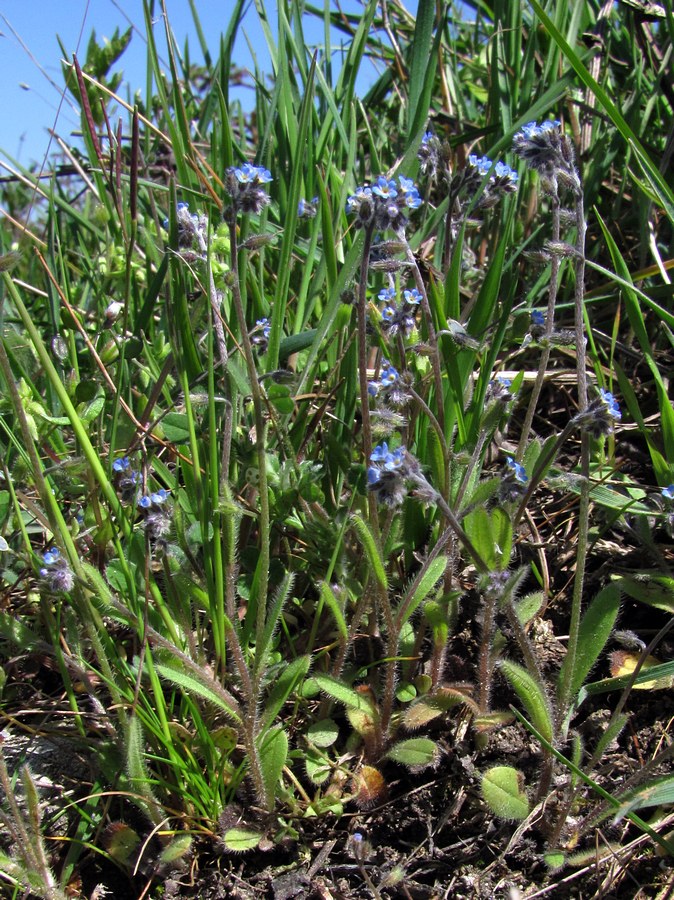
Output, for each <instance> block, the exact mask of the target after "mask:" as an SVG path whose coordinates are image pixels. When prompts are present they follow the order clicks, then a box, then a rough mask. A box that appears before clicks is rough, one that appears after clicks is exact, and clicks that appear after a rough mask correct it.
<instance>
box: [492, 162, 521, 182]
mask: <svg viewBox="0 0 674 900" xmlns="http://www.w3.org/2000/svg"><path fill="white" fill-rule="evenodd" d="M494 172H495V174H496V177H497V178H507V179H509V180H510V181H512V182H513V184H517V182H518V180H519V177H520V176H519V175H518V173H517V172H516V171H515V170H514V169H511V168H510V166H507V165H506V164H505V163H502V162H497V163H496V165H495V166H494Z"/></svg>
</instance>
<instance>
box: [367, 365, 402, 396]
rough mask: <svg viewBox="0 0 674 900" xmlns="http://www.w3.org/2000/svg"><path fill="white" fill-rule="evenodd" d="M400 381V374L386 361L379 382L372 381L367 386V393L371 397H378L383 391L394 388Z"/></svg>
mask: <svg viewBox="0 0 674 900" xmlns="http://www.w3.org/2000/svg"><path fill="white" fill-rule="evenodd" d="M399 379H400V374H399V373H398V371H397V369H395V368H394V367H393V366H392V365H391V363H390V362H388V361H387V360H384V365H383V366H382V370H381V374H380V376H379V381H371V382H370V383H369V384H368V386H367V392H368V394H369V395H370V396H371V397H376V396H377V394H379V393H381V392H382V391H386V390H387V389H388V388H391V387H393V386H394V385H395V384H396V382H398V381H399Z"/></svg>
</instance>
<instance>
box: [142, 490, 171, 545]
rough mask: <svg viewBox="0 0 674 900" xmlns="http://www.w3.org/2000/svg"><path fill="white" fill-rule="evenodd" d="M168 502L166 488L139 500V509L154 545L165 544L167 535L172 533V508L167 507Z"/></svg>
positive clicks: (146, 530) (145, 495) (146, 531)
mask: <svg viewBox="0 0 674 900" xmlns="http://www.w3.org/2000/svg"><path fill="white" fill-rule="evenodd" d="M167 501H168V491H167V490H166V489H165V488H160V489H159V490H158V491H154V492H153V493H151V494H144V495H143V496H142V497H141V498H140V499H139V500H138V507H139V509H140V510H141V512H142V514H143V521H144V523H145V533H146V534H147V536H148V538H149V539H150V541H151V542H152V543H153V544H154V543H160V544H161V543H164V542H165V538H166V535H167V534H169V532H170V531H171V515H170V507H168V506H167Z"/></svg>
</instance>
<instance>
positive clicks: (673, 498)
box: [660, 484, 674, 537]
mask: <svg viewBox="0 0 674 900" xmlns="http://www.w3.org/2000/svg"><path fill="white" fill-rule="evenodd" d="M660 496H661V497H662V499H663V501H664V503H663V505H664V511H665V514H666V519H665V527H666V528H667V532H668V533H669V535H670V537H672V536H674V484H670V485H668V486H667V487H666V488H663V489H662V491H661V492H660Z"/></svg>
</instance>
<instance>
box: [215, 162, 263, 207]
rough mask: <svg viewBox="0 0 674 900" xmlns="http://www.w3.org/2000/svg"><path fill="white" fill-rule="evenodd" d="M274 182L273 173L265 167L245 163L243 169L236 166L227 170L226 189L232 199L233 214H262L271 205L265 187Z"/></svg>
mask: <svg viewBox="0 0 674 900" xmlns="http://www.w3.org/2000/svg"><path fill="white" fill-rule="evenodd" d="M270 181H272V176H271V172H269V170H268V169H265V168H264V167H263V166H253V165H251V164H250V163H244V164H243V165H242V166H241V168H235V167H234V166H232V167H230V168H229V169H227V172H226V175H225V188H226V190H227V193H228V194H229V196H230V197H231V200H232V205H231V212H232V213H233V215H234V216H236V214H237V213H239V212H242V213H260V212H262V210H263V209H264V207H265V206H267V204H268V203H270V202H271V201H270V197H269V194H268V193H267V190H266V188H265V187H264V185H266V184H269V182H270Z"/></svg>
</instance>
